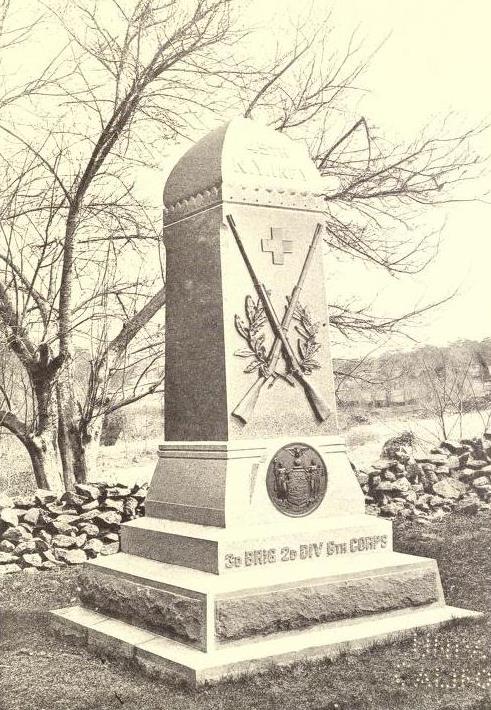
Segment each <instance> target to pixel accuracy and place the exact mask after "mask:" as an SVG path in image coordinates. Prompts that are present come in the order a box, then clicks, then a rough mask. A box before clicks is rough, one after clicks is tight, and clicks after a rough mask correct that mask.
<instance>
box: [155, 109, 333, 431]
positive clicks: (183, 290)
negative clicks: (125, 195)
mask: <svg viewBox="0 0 491 710" xmlns="http://www.w3.org/2000/svg"><path fill="white" fill-rule="evenodd" d="M217 156H218V158H217ZM197 165H203V166H209V167H207V169H205V170H204V174H202V173H201V172H200V171H199V170H197V169H196V166H197ZM164 203H165V212H164V223H165V226H164V240H165V246H166V254H167V289H168V295H167V305H166V389H165V413H166V424H165V433H166V439H167V440H169V441H181V440H194V441H196V440H215V441H216V440H220V441H228V440H237V439H251V438H254V437H268V438H270V437H275V436H298V435H311V436H312V435H313V436H318V435H321V434H332V433H334V432H336V428H337V424H336V411H335V401H334V388H333V378H332V366H331V358H330V352H329V326H328V324H329V316H328V308H327V298H326V292H325V274H324V268H323V259H322V244H319V243H318V244H317V248H316V251H315V254H314V255H313V259H312V263H311V265H310V268H309V270H308V273H307V274H306V278H305V280H304V283H303V287H302V291H301V294H300V296H299V299H298V306H297V308H296V309H295V313H294V314H293V317H292V318H291V322H290V325H289V327H288V328H286V329H285V335H286V337H287V338H288V340H289V342H290V343H291V346H292V349H293V350H294V354H295V355H296V357H297V359H298V360H299V364H300V365H301V367H303V368H304V370H305V372H306V375H305V377H306V378H308V383H307V385H308V386H309V387H312V388H314V389H315V391H316V392H317V393H318V394H319V396H320V397H322V399H323V400H324V401H325V402H326V405H327V407H328V409H329V412H330V414H329V416H328V417H327V418H326V419H325V420H324V421H320V420H319V418H318V416H317V415H316V412H315V410H313V408H312V406H311V405H310V404H309V400H308V398H307V397H306V394H305V390H304V388H303V386H302V384H301V383H300V382H299V381H298V380H295V379H294V380H292V381H290V382H289V381H287V380H286V379H285V378H284V377H283V376H282V375H284V374H285V370H288V369H289V368H290V363H289V361H288V358H287V357H286V355H285V353H284V350H283V349H282V350H281V352H280V357H279V361H278V364H277V368H276V369H277V370H278V373H273V375H275V374H279V376H278V377H275V378H273V379H271V380H270V381H268V383H267V385H266V387H264V388H261V393H260V395H259V397H258V400H257V406H255V407H254V409H253V411H251V412H250V414H251V416H250V417H248V421H247V422H245V421H243V419H241V418H240V417H239V416H237V413H236V409H237V406H238V405H239V403H240V402H241V400H242V399H243V398H244V396H245V394H246V393H247V391H248V390H249V389H250V388H251V387H252V386H253V385H254V384H255V381H256V380H257V379H258V377H261V373H262V372H264V369H265V366H266V362H267V355H268V353H269V351H270V349H271V347H272V344H273V342H274V339H275V332H274V330H273V329H272V327H271V323H270V322H269V320H268V318H267V314H265V313H264V307H263V304H262V302H261V298H260V295H259V294H258V292H257V289H256V288H255V285H254V283H253V281H252V279H251V275H250V273H249V271H248V268H247V265H246V264H245V263H244V258H243V256H242V255H241V252H240V249H239V247H238V245H237V243H236V240H235V239H234V236H233V234H232V232H231V230H230V227H229V225H228V223H227V220H226V216H227V215H228V214H231V215H233V218H234V220H235V223H236V225H237V229H238V231H239V233H240V238H241V240H242V242H243V246H244V249H245V251H246V253H247V256H248V258H249V259H250V262H251V264H252V267H253V269H254V271H255V273H256V274H257V277H258V280H259V281H260V283H264V285H265V288H266V289H267V291H268V293H269V294H270V298H271V302H272V304H273V307H274V310H275V312H276V313H277V314H278V317H279V319H280V320H282V318H283V316H284V313H285V309H286V308H287V306H288V299H289V298H290V297H291V295H292V292H293V289H294V287H295V285H296V283H297V282H298V279H299V277H300V274H301V270H302V265H303V263H304V260H305V257H306V255H307V252H308V249H309V245H310V244H311V242H312V238H313V235H314V232H315V228H316V225H317V224H318V223H319V221H322V211H323V207H324V202H323V199H322V197H321V196H320V176H319V175H318V174H317V172H316V170H315V168H314V166H313V164H312V163H311V162H310V160H309V158H308V156H307V155H306V152H305V151H304V150H302V149H301V147H300V146H297V145H296V144H294V143H292V142H291V141H290V140H289V139H287V138H286V137H285V136H283V135H282V134H279V133H277V132H274V131H271V130H270V129H267V128H263V127H261V126H257V125H256V124H255V123H253V122H252V121H249V120H245V119H242V120H235V121H232V122H231V123H230V124H227V126H225V127H223V128H221V129H219V130H218V131H216V132H214V133H212V134H211V135H209V136H207V137H206V138H205V139H203V140H202V141H200V142H199V143H198V144H197V145H196V146H195V147H194V148H192V149H191V150H190V151H189V153H188V154H186V156H185V157H184V158H183V159H182V160H181V161H180V162H179V163H178V164H177V166H176V167H175V169H174V170H173V171H172V173H171V175H170V177H169V179H168V181H167V184H166V188H165V192H164ZM234 412H235V413H234Z"/></svg>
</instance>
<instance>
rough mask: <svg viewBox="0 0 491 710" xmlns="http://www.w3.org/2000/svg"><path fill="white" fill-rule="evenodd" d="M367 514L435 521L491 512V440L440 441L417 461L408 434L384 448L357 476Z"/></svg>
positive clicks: (487, 435)
mask: <svg viewBox="0 0 491 710" xmlns="http://www.w3.org/2000/svg"><path fill="white" fill-rule="evenodd" d="M357 477H358V481H359V483H360V485H361V487H362V489H363V492H364V493H365V499H366V502H367V507H368V511H369V512H373V513H375V514H380V515H383V516H386V517H391V518H394V517H396V516H402V517H406V518H419V517H420V518H430V519H433V518H438V517H442V516H443V515H445V514H446V513H448V512H450V511H452V510H455V511H457V512H461V513H468V514H474V513H477V512H478V511H479V510H483V509H489V508H490V507H491V505H490V503H491V434H485V435H484V437H483V438H475V439H463V440H461V441H449V440H446V441H442V442H441V444H440V446H439V447H438V448H435V449H432V450H431V451H430V452H429V453H428V454H421V455H415V454H414V453H413V447H412V445H411V440H410V437H409V436H408V435H407V434H406V435H405V436H404V435H403V436H402V437H400V438H396V439H393V440H390V441H389V442H386V444H385V445H384V448H383V450H382V458H381V459H380V460H379V461H377V462H376V463H375V464H373V465H372V467H371V469H370V470H366V471H363V470H360V471H357Z"/></svg>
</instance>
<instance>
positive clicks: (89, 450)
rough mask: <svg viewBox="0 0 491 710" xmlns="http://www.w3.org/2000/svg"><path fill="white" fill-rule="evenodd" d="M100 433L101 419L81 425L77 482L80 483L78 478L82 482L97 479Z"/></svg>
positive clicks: (97, 418)
mask: <svg viewBox="0 0 491 710" xmlns="http://www.w3.org/2000/svg"><path fill="white" fill-rule="evenodd" d="M101 432H102V418H101V417H96V418H94V419H92V420H91V421H90V422H89V423H88V424H86V425H82V426H81V428H80V452H81V456H80V461H79V467H78V472H77V481H80V479H79V476H80V477H81V478H82V477H83V479H84V481H88V480H92V481H93V480H95V479H96V477H97V456H98V454H99V446H100V441H101Z"/></svg>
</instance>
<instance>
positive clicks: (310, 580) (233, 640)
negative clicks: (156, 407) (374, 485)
mask: <svg viewBox="0 0 491 710" xmlns="http://www.w3.org/2000/svg"><path fill="white" fill-rule="evenodd" d="M279 443H281V442H278V441H272V442H269V443H268V445H267V446H265V447H264V448H265V452H264V451H263V452H261V451H260V450H259V447H256V449H255V450H254V457H256V456H257V457H259V459H261V458H263V459H266V460H267V455H266V456H265V455H264V453H266V454H268V451H269V449H274V448H275V447H277V446H278V444H279ZM310 443H312V441H310ZM315 443H316V444H317V446H318V450H322V451H323V457H324V459H325V461H326V465H327V469H328V471H329V472H330V473H331V475H332V481H331V479H329V480H330V482H331V483H332V489H331V488H330V486H329V485H328V491H329V492H330V493H331V494H332V498H331V503H332V499H333V498H334V499H336V500H337V501H338V510H337V511H332V510H331V509H330V505H329V497H328V496H326V498H325V499H324V502H323V503H322V504H321V505H320V506H319V509H318V510H317V511H314V513H312V514H311V515H310V516H306V517H302V518H300V519H299V518H287V517H286V516H284V515H282V514H281V513H280V512H279V511H276V510H275V509H274V508H273V506H271V505H270V508H271V510H270V511H269V516H268V515H267V514H266V510H263V513H262V516H261V515H258V516H257V517H255V516H252V515H251V519H250V523H249V524H244V525H241V524H240V522H241V521H240V511H238V510H237V511H236V516H237V517H236V519H235V516H232V521H231V524H230V525H224V526H217V525H204V524H200V523H194V522H188V521H187V520H173V519H169V518H162V517H156V515H154V516H149V515H146V516H145V517H143V518H139V519H137V520H134V521H131V522H130V523H126V524H124V525H123V526H122V533H121V550H122V551H121V552H120V553H118V554H116V555H112V556H109V557H101V558H99V559H97V560H94V561H92V562H89V563H87V564H86V565H85V568H84V570H83V572H82V573H81V576H80V589H81V592H80V597H81V602H82V606H77V607H70V608H67V609H61V610H57V611H54V612H53V613H52V615H53V624H54V626H55V627H56V628H57V629H58V630H59V631H61V632H63V633H65V634H69V635H75V636H79V637H81V638H82V639H83V640H84V641H85V642H86V643H87V644H88V645H89V646H90V647H94V648H95V649H98V650H102V651H104V652H107V653H109V654H116V655H120V656H124V657H128V658H132V659H134V661H135V662H136V663H138V664H139V666H141V668H142V669H144V670H145V671H147V672H150V673H154V674H155V673H160V674H162V675H165V674H167V673H173V674H178V675H179V676H181V677H183V678H185V679H186V680H188V681H189V682H190V683H193V684H199V683H203V682H206V681H212V680H217V679H219V678H222V677H224V676H230V675H238V674H241V673H244V672H249V671H253V670H261V669H265V668H267V667H268V665H270V664H271V663H272V662H275V663H291V662H293V661H295V660H299V659H306V658H318V657H333V656H335V655H336V654H337V653H340V652H342V651H346V650H348V649H351V650H358V649H363V648H366V647H369V646H370V645H371V644H374V643H376V642H380V641H381V640H384V639H390V638H392V637H394V638H398V637H399V636H400V635H401V634H404V633H407V632H410V631H412V630H413V629H415V628H419V627H422V626H431V625H433V624H438V623H441V622H443V621H447V620H449V619H452V618H459V617H462V616H469V615H470V614H471V613H470V612H467V611H464V610H462V609H455V608H452V607H447V606H446V605H445V601H444V597H443V592H442V588H441V583H440V577H439V573H438V567H437V564H436V562H435V561H434V560H430V559H425V558H420V557H414V556H411V555H405V554H400V553H396V552H394V551H393V549H392V524H391V523H390V522H389V521H387V520H383V519H381V518H377V517H375V516H370V515H365V514H364V513H363V512H362V510H363V504H362V498H361V492H360V490H359V488H358V489H355V495H353V491H352V490H351V487H352V486H354V485H355V484H356V480H355V479H354V477H353V475H352V471H351V468H350V466H349V464H348V460H347V457H346V452H345V451H344V447H343V445H342V442H341V440H340V439H338V438H331V440H330V441H326V440H324V443H323V445H322V444H321V443H320V442H318V441H316V442H315ZM183 446H185V449H186V451H188V452H189V451H190V450H191V449H192V448H193V445H192V444H190V443H187V444H186V445H183ZM194 447H195V451H198V452H199V453H200V455H202V452H203V448H204V449H205V450H206V451H207V452H210V451H212V450H213V449H214V450H215V453H216V454H218V453H220V452H221V453H223V452H226V451H227V449H228V448H230V447H227V446H225V445H224V444H221V445H215V447H213V446H212V445H210V444H209V443H208V444H207V446H206V447H204V445H203V444H202V443H201V444H194ZM170 450H171V451H175V445H173V446H172V447H171V448H170ZM241 451H242V452H243V454H244V458H240V457H239V453H238V452H239V450H238V449H237V448H234V447H232V453H233V458H232V466H231V470H230V471H229V474H230V476H231V477H233V476H236V475H240V474H238V473H237V471H236V470H235V465H236V462H237V461H242V462H244V461H248V464H247V465H248V466H249V468H251V469H254V467H255V466H256V464H255V463H254V457H253V456H252V449H241ZM162 453H164V455H163V456H162V459H164V460H165V455H166V453H168V451H167V452H166V449H165V447H163V452H162V451H161V454H162ZM229 453H230V451H229ZM251 458H252V460H251ZM207 460H208V461H210V460H211V459H207ZM214 460H218V461H220V462H223V461H225V460H226V458H225V457H224V458H220V457H218V458H217V459H214ZM257 468H258V471H257V474H256V481H255V485H254V486H253V487H252V489H251V491H250V493H249V496H248V498H247V499H246V504H245V505H244V506H243V510H242V514H243V520H244V521H247V520H248V517H249V512H250V510H255V511H261V510H262V507H263V505H264V508H266V507H267V503H266V501H264V500H261V499H262V498H264V491H265V490H266V486H265V481H264V478H265V471H264V466H263V467H261V466H260V465H259V466H258V467H257ZM261 469H263V470H261ZM190 470H192V469H190ZM194 470H195V469H194ZM241 473H242V474H243V472H241ZM242 477H243V478H244V480H246V481H249V480H250V476H245V475H242ZM229 480H230V479H229ZM232 480H235V479H234V478H232ZM202 483H203V482H201V483H199V482H196V485H197V486H201V485H202ZM356 485H357V484H356ZM226 488H227V486H225V489H226ZM163 490H164V488H163V486H162V480H161V477H160V475H159V466H158V467H157V473H156V476H155V479H154V481H153V482H152V485H151V488H150V491H149V507H150V510H152V511H153V512H154V513H156V512H157V511H158V510H162V509H165V510H166V511H167V512H168V510H169V509H170V508H169V506H170V503H169V499H170V498H173V496H172V495H171V493H170V492H169V493H168V495H166V496H164V494H163ZM163 497H165V498H166V500H165V501H163V500H161V498H163ZM173 500H174V505H176V501H175V498H173ZM360 501H361V504H360ZM208 503H210V501H209V500H207V505H206V506H204V508H206V510H207V515H210V516H212V517H215V516H216V515H217V513H216V510H220V507H219V503H218V502H216V503H215V505H214V506H213V511H215V512H210V508H211V507H212V506H211V505H208ZM343 505H344V508H345V509H344V510H343ZM176 507H179V506H177V505H176ZM184 507H185V506H184V505H183V504H182V509H183V510H184ZM203 515H204V512H203V510H199V511H198V512H194V513H193V514H192V515H191V513H190V508H189V509H187V510H186V512H185V513H183V516H184V517H192V516H195V517H197V518H198V519H201V517H202V516H203ZM218 517H220V516H219V515H218ZM261 517H262V518H263V519H261ZM234 519H235V522H234Z"/></svg>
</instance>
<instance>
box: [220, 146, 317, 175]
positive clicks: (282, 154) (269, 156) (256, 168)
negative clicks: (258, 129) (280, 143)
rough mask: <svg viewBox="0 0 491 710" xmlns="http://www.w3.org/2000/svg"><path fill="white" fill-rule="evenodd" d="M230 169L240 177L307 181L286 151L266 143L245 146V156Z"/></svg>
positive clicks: (237, 160)
mask: <svg viewBox="0 0 491 710" xmlns="http://www.w3.org/2000/svg"><path fill="white" fill-rule="evenodd" d="M232 169H233V171H234V172H235V173H239V174H241V175H255V176H256V177H272V178H282V179H283V180H299V179H300V180H304V181H305V180H307V177H306V175H305V173H304V172H303V170H302V169H301V168H299V167H298V166H297V165H296V164H295V161H294V160H292V156H291V154H290V153H289V152H288V151H286V150H285V149H284V148H277V147H274V146H271V145H268V144H266V143H264V144H263V143H258V144H257V145H249V146H247V148H246V152H245V154H244V155H242V156H240V158H238V159H236V160H235V161H234V163H233V167H232Z"/></svg>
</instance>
